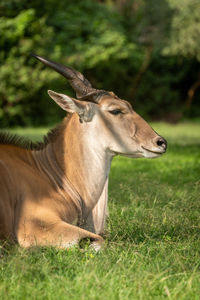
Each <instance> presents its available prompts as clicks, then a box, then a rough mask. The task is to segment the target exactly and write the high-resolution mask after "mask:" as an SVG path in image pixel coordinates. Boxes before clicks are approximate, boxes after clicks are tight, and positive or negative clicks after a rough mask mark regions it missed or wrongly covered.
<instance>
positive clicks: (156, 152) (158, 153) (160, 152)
mask: <svg viewBox="0 0 200 300" xmlns="http://www.w3.org/2000/svg"><path fill="white" fill-rule="evenodd" d="M141 147H142V148H143V149H144V150H145V151H148V152H151V153H154V154H157V155H162V154H163V153H165V151H152V150H149V149H147V148H145V147H143V146H141Z"/></svg>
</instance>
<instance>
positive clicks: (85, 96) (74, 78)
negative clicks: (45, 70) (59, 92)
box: [31, 54, 107, 103]
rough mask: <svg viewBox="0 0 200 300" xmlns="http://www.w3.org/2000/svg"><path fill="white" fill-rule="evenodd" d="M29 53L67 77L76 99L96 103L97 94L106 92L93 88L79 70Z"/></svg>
mask: <svg viewBox="0 0 200 300" xmlns="http://www.w3.org/2000/svg"><path fill="white" fill-rule="evenodd" d="M31 55H32V56H33V57H35V58H36V59H38V60H39V61H41V62H42V63H44V64H45V65H47V66H48V67H50V68H52V69H54V70H55V71H57V72H58V73H60V74H61V75H63V76H64V77H65V78H67V79H68V80H69V83H70V85H71V86H72V88H73V89H74V90H75V92H76V97H77V98H78V99H82V100H88V101H92V102H96V103H98V102H99V98H100V97H99V96H101V95H103V94H106V93H107V92H106V91H104V90H97V89H94V88H93V87H92V85H91V83H90V82H89V81H88V80H87V79H86V78H85V77H84V76H83V74H81V73H80V72H78V71H76V70H74V69H72V68H69V67H65V66H63V65H61V64H58V63H55V62H53V61H51V60H49V59H46V58H44V57H41V56H38V55H35V54H31Z"/></svg>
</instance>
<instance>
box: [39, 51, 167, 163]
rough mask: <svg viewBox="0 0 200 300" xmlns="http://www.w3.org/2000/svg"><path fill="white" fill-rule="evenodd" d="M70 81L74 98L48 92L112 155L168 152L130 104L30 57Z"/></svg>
mask: <svg viewBox="0 0 200 300" xmlns="http://www.w3.org/2000/svg"><path fill="white" fill-rule="evenodd" d="M33 56H34V57H35V58H37V59H38V60H39V61H41V62H43V63H44V64H45V65H47V66H49V67H51V68H53V69H54V70H56V71H57V72H58V73H60V74H61V75H63V76H64V77H65V78H67V79H68V80H69V83H70V84H71V86H72V88H73V89H74V90H75V92H76V98H77V99H74V98H71V97H69V96H67V95H64V94H60V93H56V92H54V91H51V90H49V91H48V93H49V96H50V97H51V98H52V99H53V100H54V101H55V102H56V103H57V104H58V105H59V106H61V107H62V109H64V110H66V111H67V112H69V113H76V114H78V115H79V119H80V126H85V124H87V128H90V129H88V130H91V129H92V130H93V132H95V137H96V139H98V142H99V143H100V144H101V145H102V146H103V147H104V149H105V151H108V152H110V153H111V154H112V155H117V154H120V155H124V156H128V157H147V158H155V157H159V156H161V155H162V154H163V153H164V152H165V151H166V149H167V142H166V140H165V139H164V138H163V137H161V136H160V135H158V134H157V133H156V132H155V131H154V130H153V129H152V128H151V127H150V126H149V124H148V123H147V122H146V121H145V120H144V119H143V118H142V117H140V116H139V115H138V114H137V113H136V112H135V111H134V110H133V108H132V106H131V104H130V103H129V102H127V101H125V100H122V99H119V98H118V97H117V96H116V95H115V94H114V93H113V92H107V91H104V90H98V89H95V88H93V87H92V85H91V83H90V82H89V81H88V80H87V79H86V78H85V77H84V76H83V75H82V74H81V73H80V72H78V71H76V70H74V69H72V68H69V67H65V66H63V65H60V64H57V63H55V62H52V61H50V60H48V59H45V58H43V57H40V56H37V55H33Z"/></svg>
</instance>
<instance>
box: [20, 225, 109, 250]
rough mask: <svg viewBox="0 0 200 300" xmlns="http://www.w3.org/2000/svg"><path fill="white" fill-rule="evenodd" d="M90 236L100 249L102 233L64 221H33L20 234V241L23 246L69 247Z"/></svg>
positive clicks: (96, 247) (93, 243)
mask: <svg viewBox="0 0 200 300" xmlns="http://www.w3.org/2000/svg"><path fill="white" fill-rule="evenodd" d="M84 238H89V239H90V240H91V242H92V246H93V248H94V249H95V250H97V251H98V250H99V249H100V248H101V245H102V244H103V241H104V240H103V238H102V237H101V236H100V235H97V234H94V233H92V232H89V231H87V230H85V229H82V228H80V227H77V226H74V225H71V224H68V223H66V222H64V221H60V222H57V223H56V224H53V225H52V224H51V225H46V224H45V225H44V224H43V223H42V222H39V221H38V220H37V222H35V221H33V222H31V223H29V226H27V225H26V226H25V227H24V230H21V232H20V234H19V236H18V242H19V244H20V245H21V246H22V247H26V248H27V247H31V246H55V247H57V248H69V247H70V246H72V245H75V244H77V243H78V242H79V241H80V240H82V239H84Z"/></svg>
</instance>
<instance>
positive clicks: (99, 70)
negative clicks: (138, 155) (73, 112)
mask: <svg viewBox="0 0 200 300" xmlns="http://www.w3.org/2000/svg"><path fill="white" fill-rule="evenodd" d="M178 2H179V1H177V0H163V1H158V0H157V1H156V0H154V1H153V0H148V1H147V0H117V1H111V0H109V1H93V0H84V1H82V0H77V1H70V0H63V1H55V0H44V1H43V2H42V4H41V1H39V0H29V1H26V0H10V1H7V0H2V1H1V3H0V32H1V38H0V65H1V69H0V118H1V126H11V125H24V124H25V125H39V124H48V123H55V122H56V121H57V120H58V118H59V117H60V116H61V115H62V114H63V113H62V111H61V110H59V109H57V107H55V105H54V104H53V103H52V102H51V100H50V99H49V98H48V96H47V94H46V90H47V89H48V88H51V89H55V90H57V91H63V92H66V93H68V94H70V93H71V89H70V88H69V86H68V84H67V83H66V81H65V80H64V79H62V78H61V76H60V75H58V74H56V73H55V72H54V71H51V70H49V69H47V68H46V67H44V66H43V65H41V64H40V63H38V62H36V61H35V60H34V59H33V58H31V57H30V56H29V54H30V53H31V52H35V53H37V54H39V55H43V56H46V57H49V58H51V59H52V60H55V61H58V62H61V63H63V64H66V65H71V66H73V67H74V68H77V69H79V70H80V71H82V72H84V74H86V76H87V77H88V79H89V80H91V81H92V82H93V84H94V86H96V87H97V88H104V89H108V90H114V91H115V92H116V93H117V94H118V95H119V96H120V97H122V98H126V99H128V100H130V101H131V102H134V107H135V108H136V109H137V110H139V111H140V112H141V113H143V115H145V116H146V117H148V116H150V115H151V116H152V117H153V118H166V116H169V115H170V114H172V113H173V112H174V111H177V109H178V108H179V107H181V105H183V103H188V102H187V101H190V100H186V98H187V99H189V98H188V97H189V96H187V95H189V94H188V93H189V90H190V89H191V88H192V90H193V95H192V99H193V107H194V109H191V108H190V110H189V113H190V114H191V115H192V116H194V115H195V114H196V112H198V110H199V108H198V107H199V106H198V104H197V98H198V95H197V92H198V87H199V86H198V84H197V86H196V85H195V84H196V81H197V82H198V80H196V78H198V72H199V62H198V60H199V58H198V56H197V54H195V53H197V49H198V43H199V40H198V39H195V38H191V40H192V41H193V42H192V43H191V42H189V41H190V39H189V37H190V33H189V32H191V34H192V36H194V35H193V32H196V31H197V32H198V30H199V27H198V29H197V30H196V29H195V28H196V27H197V26H199V15H200V6H199V4H198V2H197V1H195V0H190V1H181V3H182V6H181V8H180V7H179V5H178ZM188 2H189V3H188ZM192 11H195V18H193V17H192V13H191V12H192ZM189 14H190V15H189ZM186 16H187V22H183V20H185V18H186ZM182 23H184V24H185V27H184V26H182V25H180V24H182ZM189 24H190V26H189ZM189 27H191V30H189ZM188 30H189V32H188ZM195 30H196V31H195ZM184 32H188V33H187V34H186V37H187V39H186V40H187V41H188V43H190V45H191V49H189V47H188V45H187V50H186V49H185V46H184V45H186V44H184V43H186V42H187V41H185V42H184V43H182V46H181V42H179V43H178V45H177V43H176V41H177V40H176V36H180V39H181V36H182V35H183V34H184ZM192 45H193V46H192ZM192 47H193V48H192ZM183 49H184V50H183ZM194 85H195V87H194ZM195 92H196V94H195ZM190 102H192V101H190ZM189 106H191V104H190V105H189ZM176 118H177V115H176Z"/></svg>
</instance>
